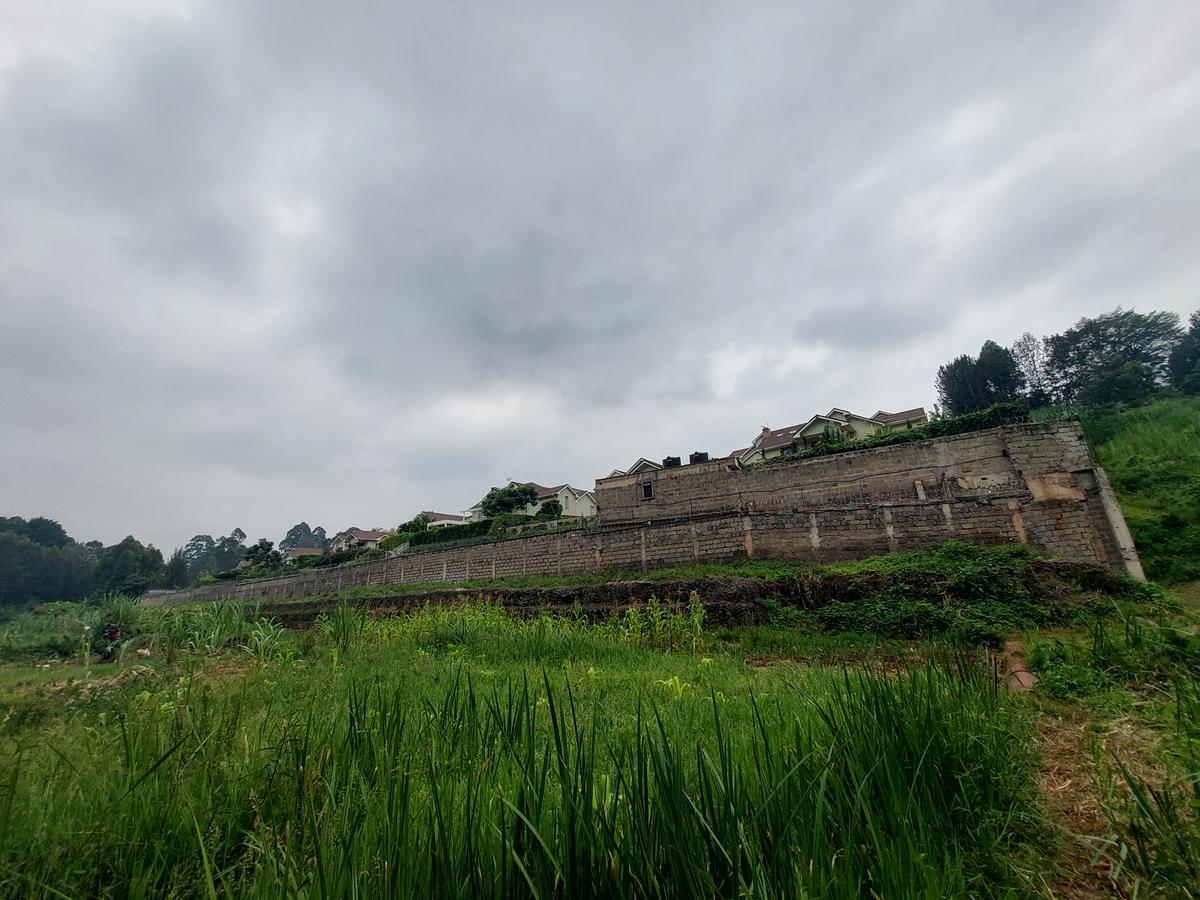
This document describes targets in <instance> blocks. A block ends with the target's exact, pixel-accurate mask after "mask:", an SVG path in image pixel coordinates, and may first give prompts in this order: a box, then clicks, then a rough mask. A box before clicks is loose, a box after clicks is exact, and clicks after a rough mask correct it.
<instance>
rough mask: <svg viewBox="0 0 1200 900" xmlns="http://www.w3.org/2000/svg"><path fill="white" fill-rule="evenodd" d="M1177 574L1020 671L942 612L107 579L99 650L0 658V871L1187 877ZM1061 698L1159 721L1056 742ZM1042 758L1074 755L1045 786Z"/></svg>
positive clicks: (594, 891) (651, 887) (1104, 714)
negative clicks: (400, 612)
mask: <svg viewBox="0 0 1200 900" xmlns="http://www.w3.org/2000/svg"><path fill="white" fill-rule="evenodd" d="M1188 596H1190V595H1186V594H1185V600H1183V601H1177V600H1175V599H1173V598H1171V597H1169V596H1168V595H1165V594H1163V593H1161V592H1158V591H1154V590H1147V591H1144V592H1140V593H1136V594H1134V595H1131V597H1130V598H1128V599H1124V600H1123V599H1120V598H1114V599H1113V600H1111V601H1110V603H1111V604H1112V608H1113V610H1114V613H1113V615H1109V616H1103V617H1097V616H1096V609H1095V608H1094V607H1090V606H1082V607H1080V612H1079V614H1078V615H1077V616H1076V617H1075V618H1074V619H1072V620H1071V621H1070V622H1060V623H1057V624H1054V625H1050V626H1045V627H1042V628H1032V629H1028V630H1027V631H1025V632H1024V633H1023V634H1022V635H1021V638H1022V639H1023V640H1024V641H1025V643H1026V646H1027V647H1028V648H1029V656H1030V660H1031V662H1032V663H1033V664H1034V666H1035V668H1037V669H1038V671H1039V672H1040V674H1041V675H1042V677H1043V683H1044V685H1043V686H1042V687H1040V688H1039V693H1037V694H1035V695H1033V696H1032V697H1031V696H1029V695H1024V694H1010V693H1008V692H1007V691H1006V690H1004V687H1003V685H1004V679H1003V678H1002V677H999V673H998V671H997V667H998V666H1000V665H1002V664H1003V661H1002V658H1001V657H999V656H996V655H994V654H992V653H990V652H989V651H987V650H985V649H982V648H979V649H970V648H968V647H965V646H964V645H963V644H962V643H961V642H955V643H949V642H947V640H946V639H945V638H927V639H917V640H913V639H898V638H881V637H879V636H877V635H870V634H854V633H845V632H837V633H834V632H829V631H827V630H820V629H818V628H816V627H815V624H814V623H812V622H808V623H804V622H800V623H796V622H793V623H791V624H787V623H785V622H782V621H779V622H774V623H771V624H767V625H761V626H756V627H754V628H741V629H738V628H726V629H717V630H712V629H708V628H706V627H704V622H703V615H702V611H701V610H700V609H699V607H694V608H691V609H689V608H682V609H668V608H666V607H648V608H645V609H641V610H638V611H636V613H634V614H632V615H630V614H626V615H625V616H622V617H614V618H613V619H610V620H608V621H605V622H590V623H589V622H587V621H584V620H582V619H572V618H561V617H559V618H555V617H550V616H543V617H541V618H538V619H534V620H524V621H515V620H512V619H510V618H508V617H507V616H506V615H504V613H503V612H502V611H501V610H499V609H497V608H495V607H491V606H467V607H461V608H456V609H452V610H451V609H441V608H430V609H426V610H424V611H421V612H419V613H416V614H414V615H410V616H406V617H400V618H387V619H374V618H371V617H370V616H369V615H368V611H367V610H366V608H365V607H364V608H358V609H355V608H352V607H349V606H342V607H338V608H336V609H335V610H334V611H332V612H331V613H330V614H329V615H327V616H325V617H324V618H323V619H321V620H320V621H319V622H318V623H316V624H315V625H314V627H312V628H310V629H308V630H306V631H301V632H296V631H287V630H284V629H281V628H278V627H277V626H273V625H272V624H271V623H269V622H264V621H255V620H254V619H253V616H250V617H249V618H247V617H246V616H245V614H244V613H245V611H244V610H241V609H238V608H237V607H234V606H232V605H230V604H212V605H208V606H201V607H197V608H192V609H176V610H155V609H145V608H142V607H140V606H137V605H134V604H128V603H127V601H125V600H123V599H121V598H109V606H108V608H107V609H105V610H104V614H105V615H109V616H111V615H123V616H125V617H126V621H127V622H128V625H127V627H128V628H130V629H131V632H130V633H134V634H135V635H136V636H135V639H134V640H133V641H132V642H131V643H130V646H129V648H128V650H127V652H126V654H125V656H124V658H123V660H122V661H121V662H120V663H118V664H116V665H113V666H101V665H99V664H98V663H97V662H96V660H95V657H94V656H93V655H86V654H85V653H84V650H83V648H82V647H81V648H80V650H79V652H77V653H68V654H66V655H65V656H64V657H62V658H60V659H59V660H58V661H57V662H53V663H51V662H48V661H41V662H39V661H36V660H30V659H25V660H24V661H23V662H21V663H19V664H18V663H9V664H5V665H0V723H2V724H0V756H2V760H0V762H2V765H0V772H2V773H3V775H0V896H13V897H61V896H70V897H77V896H111V897H149V896H155V897H157V896H179V897H190V896H203V897H212V896H238V897H240V896H311V897H334V896H336V897H343V896H362V897H379V896H398V897H409V896H421V897H424V896H439V897H440V896H447V897H449V896H455V897H457V896H465V895H471V896H522V897H524V896H538V897H556V896H560V897H575V896H604V897H609V896H618V897H623V896H629V897H692V896H720V897H741V896H746V897H778V896H785V895H786V896H821V897H841V896H847V897H848V896H854V897H859V896H883V897H917V896H921V897H926V896H928V897H933V896H936V897H954V896H1049V895H1053V896H1061V895H1063V894H1064V892H1066V893H1068V894H1070V892H1072V891H1075V892H1077V891H1079V890H1084V889H1091V888H1094V887H1096V886H1097V885H1099V886H1100V887H1102V888H1103V889H1104V890H1109V889H1111V890H1117V889H1118V888H1119V889H1120V890H1122V891H1130V890H1137V891H1138V892H1140V894H1141V895H1143V896H1146V895H1152V894H1153V893H1154V892H1155V891H1161V892H1162V893H1163V895H1164V896H1170V895H1179V891H1178V890H1176V889H1177V888H1180V886H1181V885H1187V884H1188V883H1189V879H1190V878H1191V876H1192V874H1194V867H1195V863H1194V859H1195V858H1196V857H1195V856H1194V851H1195V850H1196V849H1197V848H1200V837H1198V836H1197V831H1196V828H1195V800H1194V799H1192V798H1191V795H1189V794H1188V785H1189V784H1191V783H1192V782H1190V781H1189V780H1188V779H1189V778H1192V777H1195V768H1194V759H1195V754H1194V752H1193V751H1194V747H1195V737H1196V731H1197V729H1196V721H1197V715H1196V710H1197V708H1198V706H1200V705H1198V704H1197V703H1196V702H1195V693H1194V689H1191V688H1188V687H1187V685H1188V684H1189V683H1190V684H1193V685H1194V678H1193V676H1194V674H1195V671H1196V668H1195V661H1196V647H1195V643H1196V640H1197V639H1196V638H1195V636H1194V630H1195V629H1194V619H1187V616H1188V615H1190V614H1191V613H1190V610H1191V609H1192V606H1193V605H1194V603H1195V601H1193V600H1189V599H1186V597H1188ZM63 612H64V611H63V608H62V607H61V605H59V606H54V607H52V608H51V610H50V611H49V612H47V613H46V615H47V616H48V617H53V616H61V615H62V614H63ZM1118 612H1119V613H1120V615H1118V614H1117V613H1118ZM1122 616H1124V618H1122ZM1131 623H1132V624H1131ZM1097 628H1100V629H1102V630H1103V635H1102V636H1101V637H1097V632H1096V629H1097ZM81 634H82V633H81ZM81 643H82V636H81ZM138 649H140V650H143V651H145V652H146V654H147V655H145V656H143V655H140V654H139V653H138V652H137V650H138ZM1189 679H1192V680H1191V681H1189ZM1189 690H1191V691H1192V692H1191V693H1189ZM1075 720H1079V721H1081V722H1083V723H1084V725H1085V727H1086V728H1089V729H1092V731H1091V739H1092V740H1095V741H1096V742H1098V743H1097V744H1096V746H1097V747H1100V746H1102V745H1103V741H1104V738H1105V733H1106V729H1112V730H1114V731H1116V732H1120V733H1124V731H1125V730H1127V728H1126V726H1125V725H1124V724H1122V723H1127V722H1129V721H1133V720H1136V721H1138V722H1139V723H1142V725H1141V727H1142V730H1144V731H1146V732H1147V733H1151V734H1154V735H1156V738H1155V739H1154V740H1149V739H1147V740H1145V741H1141V742H1134V743H1133V744H1122V745H1120V746H1119V747H1117V748H1115V750H1116V752H1117V753H1119V755H1112V754H1108V755H1106V753H1101V752H1100V751H1099V750H1097V751H1096V752H1095V753H1094V754H1091V755H1090V757H1089V754H1088V753H1087V752H1081V751H1083V750H1084V749H1085V748H1086V747H1087V746H1090V745H1089V744H1088V743H1087V742H1086V741H1085V742H1084V744H1083V746H1080V745H1079V744H1078V743H1076V744H1075V745H1072V746H1070V748H1069V750H1066V751H1064V750H1063V749H1062V748H1061V747H1060V748H1059V749H1057V750H1056V749H1055V744H1054V741H1053V736H1054V735H1055V734H1059V735H1060V736H1061V735H1062V734H1066V733H1067V732H1066V731H1064V729H1065V728H1066V726H1064V725H1062V723H1063V722H1064V721H1075ZM1055 729H1058V730H1057V731H1056V730H1055ZM1109 749H1112V748H1109ZM1106 752H1107V751H1106ZM1189 753H1191V754H1192V755H1191V756H1190V757H1189V755H1188V754H1189ZM1059 756H1061V757H1062V759H1061V760H1060V759H1058V757H1059ZM1089 758H1090V762H1089V761H1088V760H1089ZM1146 758H1148V759H1152V760H1153V764H1152V765H1149V764H1145V763H1144V762H1142V760H1143V759H1146ZM1189 759H1190V760H1192V762H1190V763H1189V762H1188V760H1189ZM1063 760H1066V761H1068V762H1070V763H1071V764H1078V765H1080V766H1082V768H1080V769H1079V771H1075V772H1073V775H1072V777H1071V779H1069V783H1070V785H1072V789H1073V790H1083V785H1085V784H1086V785H1088V787H1087V788H1086V791H1085V793H1084V795H1083V796H1073V797H1072V800H1071V803H1070V805H1069V806H1068V807H1067V808H1066V809H1065V810H1059V809H1058V808H1057V807H1056V805H1055V803H1056V801H1057V800H1061V799H1062V795H1061V794H1060V793H1058V792H1056V791H1055V790H1050V789H1048V786H1047V783H1046V772H1047V770H1048V769H1050V770H1054V769H1055V767H1056V766H1059V765H1063V764H1066V763H1065V762H1063ZM1085 763H1086V765H1084V764H1085ZM1189 765H1191V766H1192V767H1193V768H1192V769H1189V768H1188V766H1189ZM1121 766H1126V768H1125V769H1122V768H1121ZM1189 773H1190V774H1189ZM1087 803H1095V804H1096V805H1097V808H1098V809H1099V810H1101V811H1102V812H1100V813H1098V814H1097V817H1096V818H1095V819H1094V820H1092V821H1089V822H1087V823H1080V822H1078V821H1075V820H1073V819H1072V815H1073V811H1074V810H1075V809H1077V808H1081V807H1083V806H1086V804H1087ZM1083 824H1087V825H1088V826H1089V830H1088V831H1087V832H1086V833H1085V835H1084V836H1083V837H1078V836H1077V834H1081V833H1082V832H1077V831H1076V830H1075V829H1079V828H1082V827H1083ZM1189 867H1190V868H1189ZM1173 892H1174V893H1173ZM1071 895H1079V894H1078V893H1074V894H1071ZM1182 895H1183V896H1187V894H1186V893H1184V894H1182Z"/></svg>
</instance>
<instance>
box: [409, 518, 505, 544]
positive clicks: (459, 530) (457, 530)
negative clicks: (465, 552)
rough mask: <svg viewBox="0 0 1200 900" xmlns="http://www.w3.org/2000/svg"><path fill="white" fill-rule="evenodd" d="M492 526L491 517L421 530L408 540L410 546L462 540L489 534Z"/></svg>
mask: <svg viewBox="0 0 1200 900" xmlns="http://www.w3.org/2000/svg"><path fill="white" fill-rule="evenodd" d="M491 527H492V520H491V519H483V520H481V521H479V522H468V523H467V524H466V525H447V526H446V527H445V528H432V529H430V530H429V531H419V532H417V533H416V534H414V535H413V536H412V538H411V539H410V540H409V542H408V546H410V547H420V546H422V545H424V544H440V543H442V542H444V541H461V540H463V539H464V538H472V537H478V536H479V535H483V534H487V533H488V531H489V529H491Z"/></svg>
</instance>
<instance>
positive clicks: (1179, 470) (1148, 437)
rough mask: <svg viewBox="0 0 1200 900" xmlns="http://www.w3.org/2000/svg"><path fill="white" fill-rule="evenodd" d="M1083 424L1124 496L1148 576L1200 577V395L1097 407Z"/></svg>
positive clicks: (1160, 578)
mask: <svg viewBox="0 0 1200 900" xmlns="http://www.w3.org/2000/svg"><path fill="white" fill-rule="evenodd" d="M1083 427H1084V430H1085V432H1086V433H1087V435H1088V438H1089V439H1090V440H1091V441H1092V443H1093V445H1094V446H1095V448H1096V452H1097V454H1098V455H1099V457H1100V462H1101V463H1102V464H1103V466H1104V468H1105V469H1106V470H1107V471H1108V474H1109V477H1110V478H1111V479H1112V482H1113V487H1114V488H1115V489H1116V491H1117V495H1118V496H1119V497H1120V500H1121V506H1122V508H1123V509H1124V511H1125V518H1126V519H1127V520H1128V522H1129V527H1130V528H1131V529H1132V531H1133V536H1134V539H1135V540H1136V541H1137V546H1138V552H1139V553H1140V554H1141V557H1142V564H1143V565H1144V566H1145V569H1146V574H1147V576H1149V577H1150V578H1153V579H1155V580H1157V581H1163V582H1167V583H1179V582H1184V581H1192V580H1195V579H1200V398H1191V399H1186V400H1185V399H1172V400H1160V401H1158V402H1156V403H1151V404H1147V405H1146V406H1141V407H1136V408H1133V409H1125V410H1118V411H1091V412H1087V413H1084V415H1083Z"/></svg>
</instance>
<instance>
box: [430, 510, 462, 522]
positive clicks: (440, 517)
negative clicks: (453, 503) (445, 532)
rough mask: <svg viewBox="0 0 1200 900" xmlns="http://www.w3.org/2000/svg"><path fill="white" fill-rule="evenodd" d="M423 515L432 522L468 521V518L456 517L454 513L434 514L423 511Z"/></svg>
mask: <svg viewBox="0 0 1200 900" xmlns="http://www.w3.org/2000/svg"><path fill="white" fill-rule="evenodd" d="M421 515H423V516H424V517H425V518H426V519H428V520H429V521H430V522H465V521H467V517H466V516H459V515H455V514H454V513H440V512H433V511H432V510H428V509H427V510H423V511H422V513H421Z"/></svg>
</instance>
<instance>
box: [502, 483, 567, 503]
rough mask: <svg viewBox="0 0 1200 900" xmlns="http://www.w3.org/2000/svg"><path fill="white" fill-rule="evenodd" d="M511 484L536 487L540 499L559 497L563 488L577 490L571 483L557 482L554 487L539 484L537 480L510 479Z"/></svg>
mask: <svg viewBox="0 0 1200 900" xmlns="http://www.w3.org/2000/svg"><path fill="white" fill-rule="evenodd" d="M509 484H516V485H520V486H521V487H531V488H536V489H537V493H538V499H539V500H545V499H546V498H548V497H557V496H558V492H559V491H561V490H562V489H563V488H571V490H573V491H575V488H572V487H571V486H570V485H569V484H556V485H555V486H554V487H546V486H545V485H542V484H538V483H537V482H536V481H510V482H509ZM575 493H577V494H578V493H579V492H578V491H575Z"/></svg>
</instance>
